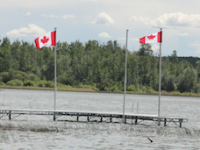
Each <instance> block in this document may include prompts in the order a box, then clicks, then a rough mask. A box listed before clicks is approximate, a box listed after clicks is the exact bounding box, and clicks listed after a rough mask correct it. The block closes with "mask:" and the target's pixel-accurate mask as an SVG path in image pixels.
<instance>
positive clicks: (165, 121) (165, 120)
mask: <svg viewBox="0 0 200 150" xmlns="http://www.w3.org/2000/svg"><path fill="white" fill-rule="evenodd" d="M166 124H167V119H166V118H165V119H164V126H165V127H166Z"/></svg>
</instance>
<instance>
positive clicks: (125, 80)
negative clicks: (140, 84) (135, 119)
mask: <svg viewBox="0 0 200 150" xmlns="http://www.w3.org/2000/svg"><path fill="white" fill-rule="evenodd" d="M127 46H128V29H127V30H126V55H125V77H124V101H123V122H124V123H126V120H125V116H124V113H125V100H126V82H127V79H126V78H127Z"/></svg>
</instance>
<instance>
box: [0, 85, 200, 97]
mask: <svg viewBox="0 0 200 150" xmlns="http://www.w3.org/2000/svg"><path fill="white" fill-rule="evenodd" d="M0 88H2V89H26V90H47V91H54V88H53V87H34V86H7V85H0ZM57 90H58V91H73V92H96V93H122V94H123V93H124V92H123V91H121V92H119V91H118V92H113V91H98V90H95V89H91V88H75V87H57ZM126 93H127V94H141V95H158V94H159V92H158V91H147V92H142V91H140V92H133V91H127V92H126ZM161 93H162V95H164V96H188V97H200V93H192V92H184V93H180V92H178V91H173V92H166V91H162V92H161Z"/></svg>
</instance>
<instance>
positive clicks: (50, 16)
mask: <svg viewBox="0 0 200 150" xmlns="http://www.w3.org/2000/svg"><path fill="white" fill-rule="evenodd" d="M41 17H46V18H63V19H67V18H74V15H63V16H55V15H45V14H43V15H41Z"/></svg>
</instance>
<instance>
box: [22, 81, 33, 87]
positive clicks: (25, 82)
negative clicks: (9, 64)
mask: <svg viewBox="0 0 200 150" xmlns="http://www.w3.org/2000/svg"><path fill="white" fill-rule="evenodd" d="M24 86H34V82H33V81H31V80H25V81H24Z"/></svg>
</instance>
